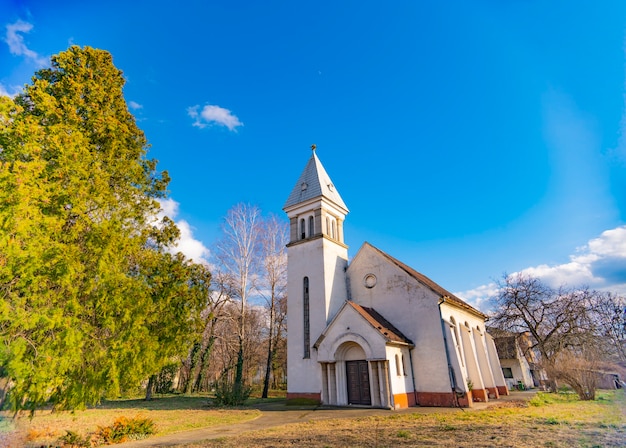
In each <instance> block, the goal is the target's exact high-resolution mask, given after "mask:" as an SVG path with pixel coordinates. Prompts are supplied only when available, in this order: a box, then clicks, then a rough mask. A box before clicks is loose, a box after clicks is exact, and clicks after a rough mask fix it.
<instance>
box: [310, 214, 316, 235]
mask: <svg viewBox="0 0 626 448" xmlns="http://www.w3.org/2000/svg"><path fill="white" fill-rule="evenodd" d="M313 235H315V229H314V226H313V217H312V216H309V237H312V236H313Z"/></svg>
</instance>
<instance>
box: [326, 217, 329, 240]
mask: <svg viewBox="0 0 626 448" xmlns="http://www.w3.org/2000/svg"><path fill="white" fill-rule="evenodd" d="M326 235H328V236H330V218H329V217H328V216H327V217H326Z"/></svg>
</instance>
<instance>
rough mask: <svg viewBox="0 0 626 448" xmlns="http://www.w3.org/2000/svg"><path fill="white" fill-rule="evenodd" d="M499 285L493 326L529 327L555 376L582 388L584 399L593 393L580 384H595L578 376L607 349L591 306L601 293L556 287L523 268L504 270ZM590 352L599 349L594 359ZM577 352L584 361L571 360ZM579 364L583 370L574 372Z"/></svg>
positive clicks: (591, 367)
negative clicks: (508, 272) (511, 273)
mask: <svg viewBox="0 0 626 448" xmlns="http://www.w3.org/2000/svg"><path fill="white" fill-rule="evenodd" d="M499 286H500V288H499V291H500V292H499V295H498V297H497V299H496V300H495V303H494V309H495V312H494V313H493V315H492V317H491V319H492V321H493V322H494V326H496V327H498V328H502V329H504V330H508V331H513V332H526V331H527V332H529V333H530V335H531V338H532V341H533V346H532V349H535V350H537V351H538V352H539V354H540V357H541V363H542V365H543V366H544V368H545V369H546V372H547V373H548V375H549V376H550V377H551V379H552V380H553V381H556V380H562V381H564V382H566V383H567V384H570V385H571V386H572V387H574V388H577V392H579V396H580V398H581V399H589V397H592V396H594V394H593V393H592V392H591V391H589V390H585V389H584V387H582V386H581V387H579V386H580V384H583V383H584V384H586V385H587V386H592V385H593V383H591V382H589V381H574V379H573V378H576V377H580V374H581V372H582V371H590V370H593V368H594V366H595V365H596V361H597V358H596V354H598V353H600V352H601V351H602V347H603V344H602V340H601V338H600V337H599V331H598V330H599V327H598V323H597V320H596V319H594V308H593V306H592V304H593V301H594V297H597V296H598V293H596V292H594V291H590V290H588V289H587V288H578V289H567V288H564V287H561V288H559V289H556V290H555V289H553V288H550V287H548V286H547V285H545V284H544V283H543V282H541V280H539V279H537V278H535V277H532V276H529V275H526V274H523V273H518V274H515V275H512V276H508V275H505V276H504V279H503V281H502V283H501V284H500V285H499ZM591 354H594V356H593V358H592V357H591ZM573 357H575V358H577V359H578V360H579V362H578V363H577V364H576V367H574V366H573V364H571V363H569V362H567V360H569V359H571V358H573ZM567 369H569V371H567ZM576 369H578V370H579V372H574V370H576ZM581 369H582V370H581ZM585 369H586V370H585ZM554 388H555V383H553V389H554Z"/></svg>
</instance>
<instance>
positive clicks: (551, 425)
mask: <svg viewBox="0 0 626 448" xmlns="http://www.w3.org/2000/svg"><path fill="white" fill-rule="evenodd" d="M259 415H260V411H258V410H256V409H252V408H247V409H216V408H211V407H209V406H208V400H207V397H198V396H191V397H186V396H169V397H157V398H155V399H154V400H153V401H152V402H145V401H143V400H116V401H107V402H104V403H103V404H102V405H100V406H98V407H96V408H93V409H88V410H85V411H80V412H76V413H74V414H72V413H51V412H49V411H44V412H41V413H37V415H36V416H35V417H34V418H33V419H32V420H30V419H28V418H27V417H24V418H21V419H19V420H18V421H17V422H14V421H11V420H8V419H6V418H5V419H0V446H3V447H4V446H15V447H23V446H29V447H40V446H48V445H49V444H52V446H56V445H57V442H56V441H57V440H58V437H60V436H62V435H64V434H65V430H71V431H74V432H77V433H80V434H88V433H90V432H93V431H95V429H96V428H97V426H106V425H110V424H111V423H112V422H113V421H114V420H115V419H116V418H118V417H120V416H124V417H136V416H139V417H148V418H151V419H152V420H154V422H155V423H156V425H157V431H158V433H157V435H165V434H171V433H175V432H179V431H185V430H189V429H196V428H200V427H209V426H213V425H221V424H228V423H236V422H242V421H246V420H250V419H253V418H255V417H257V416H259ZM5 417H6V416H5ZM9 431H11V432H9ZM8 434H10V435H11V438H10V439H9V438H7V435H8ZM8 440H11V441H12V442H13V443H12V444H7V441H8ZM181 446H183V445H181ZM184 446H186V447H187V448H200V447H218V446H219V447H237V448H240V447H245V446H254V447H261V448H263V447H282V446H306V447H320V448H321V447H396V446H440V447H441V446H446V447H453V446H454V447H568V448H573V447H590V448H591V447H625V446H626V396H625V395H624V391H609V392H600V393H599V394H598V399H597V400H595V401H593V402H582V401H578V399H577V397H576V396H575V395H573V394H558V395H556V394H545V393H539V394H538V395H537V396H536V397H535V398H533V399H532V400H531V401H530V403H528V402H525V401H508V402H501V403H498V404H495V405H493V406H491V407H489V408H487V409H485V410H480V411H477V410H476V411H475V410H454V411H453V412H450V410H448V412H435V413H418V412H415V413H413V412H402V413H393V412H390V413H389V415H385V416H376V417H374V416H372V417H362V418H352V419H347V418H343V419H342V418H338V419H329V420H313V421H310V422H307V423H297V424H291V425H284V426H279V427H274V428H270V429H267V430H263V431H255V432H249V433H244V434H241V435H238V436H236V437H231V438H221V439H216V440H208V441H204V442H202V443H194V444H188V445H184Z"/></svg>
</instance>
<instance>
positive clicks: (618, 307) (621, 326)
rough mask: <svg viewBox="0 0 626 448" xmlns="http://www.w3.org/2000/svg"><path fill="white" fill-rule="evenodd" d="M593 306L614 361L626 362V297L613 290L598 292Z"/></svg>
mask: <svg viewBox="0 0 626 448" xmlns="http://www.w3.org/2000/svg"><path fill="white" fill-rule="evenodd" d="M593 307H594V312H595V318H596V319H597V322H598V326H599V328H600V331H601V335H602V336H603V337H604V338H605V340H606V342H607V347H608V349H609V352H610V356H611V358H612V361H616V362H621V363H626V297H623V296H620V295H617V294H614V293H611V292H603V293H598V294H596V295H595V297H594V302H593Z"/></svg>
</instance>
